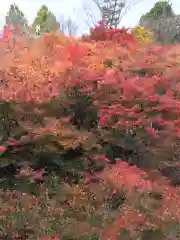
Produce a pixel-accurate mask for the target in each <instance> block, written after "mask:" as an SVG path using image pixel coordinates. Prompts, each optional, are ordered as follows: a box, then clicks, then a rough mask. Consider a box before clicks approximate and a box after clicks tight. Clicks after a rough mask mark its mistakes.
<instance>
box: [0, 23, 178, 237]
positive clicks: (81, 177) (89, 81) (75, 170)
mask: <svg viewBox="0 0 180 240" xmlns="http://www.w3.org/2000/svg"><path fill="white" fill-rule="evenodd" d="M10 36H11V35H10V33H9V35H8V34H6V35H4V38H3V39H1V42H0V45H1V46H2V47H3V48H2V49H3V50H4V49H6V50H8V49H9V48H10V42H11V37H10ZM23 41H24V42H23ZM0 50H1V48H0ZM1 51H2V50H1ZM4 54H5V53H4ZM179 61H180V59H179V46H177V45H176V46H166V47H164V46H161V45H157V44H149V45H139V44H137V42H136V41H135V39H134V37H133V36H132V35H131V33H130V32H129V31H128V30H126V29H113V28H112V29H108V28H106V27H105V26H104V25H103V22H100V23H99V24H98V25H97V26H95V28H94V29H91V31H90V33H89V35H86V36H83V37H82V38H80V39H74V38H70V37H69V38H68V37H66V36H64V35H60V34H56V35H55V34H44V35H43V36H42V37H41V38H40V39H39V40H34V41H31V42H28V44H27V42H25V40H21V41H20V40H19V39H18V38H15V39H14V45H13V48H11V51H6V55H5V57H4V62H3V63H2V64H1V65H0V67H1V69H0V76H1V82H0V84H1V91H0V100H1V102H0V134H1V136H0V171H1V179H0V180H1V181H0V188H1V191H0V200H1V206H0V207H1V210H0V211H1V219H0V221H1V226H2V231H1V232H2V237H4V239H5V237H8V238H10V239H18V237H20V239H31V238H32V239H41V240H42V239H48V238H44V237H51V238H50V239H99V236H101V237H102V239H103V240H105V239H126V237H127V239H131V238H132V239H148V237H149V238H150V239H155V237H157V236H158V237H159V238H157V239H166V238H164V237H167V239H170V237H172V236H173V239H178V238H179V221H180V212H179V208H178V206H179V198H178V194H179V187H178V185H179V172H178V171H179V149H180V148H179V137H180V82H179V75H180V72H179ZM112 164H114V166H113V167H112V166H111V165H112ZM130 165H134V166H130ZM110 166H111V167H110ZM109 167H110V169H109ZM169 169H170V171H169ZM155 170H160V171H161V172H162V173H163V174H164V175H168V178H169V180H168V179H165V178H163V177H162V176H160V173H157V171H156V172H154V171H155ZM172 173H173V176H172ZM170 181H171V184H172V183H173V184H174V185H176V186H171V185H170ZM157 213H158V214H157ZM128 236H129V238H128ZM168 237H169V238H168Z"/></svg>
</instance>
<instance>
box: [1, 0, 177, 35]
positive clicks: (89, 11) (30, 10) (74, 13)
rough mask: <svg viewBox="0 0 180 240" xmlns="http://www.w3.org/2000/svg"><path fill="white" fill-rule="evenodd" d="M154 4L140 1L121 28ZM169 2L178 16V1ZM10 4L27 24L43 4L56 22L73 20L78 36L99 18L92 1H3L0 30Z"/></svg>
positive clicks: (131, 23)
mask: <svg viewBox="0 0 180 240" xmlns="http://www.w3.org/2000/svg"><path fill="white" fill-rule="evenodd" d="M155 2H157V0H140V1H139V4H137V5H136V6H134V7H133V8H132V9H131V10H130V11H128V13H127V14H126V15H125V16H124V18H123V19H122V22H121V26H125V27H133V26H135V25H136V24H137V23H138V21H139V19H140V17H141V16H142V15H143V14H145V13H146V12H148V11H149V10H150V9H151V8H152V7H153V5H154V3H155ZM171 2H172V6H173V9H174V11H175V13H176V14H180V0H171ZM12 3H16V4H17V5H18V7H19V8H20V10H21V11H22V12H23V13H24V14H25V16H26V18H27V20H28V22H29V24H31V23H32V22H33V20H34V18H35V16H36V14H37V11H38V10H39V8H40V7H41V6H42V5H43V4H45V5H46V6H47V7H48V8H49V10H50V11H52V12H53V13H54V14H55V16H56V18H57V20H59V21H60V19H61V17H62V16H64V18H68V17H71V18H72V19H73V20H75V21H76V23H77V25H78V35H81V34H83V33H87V32H88V30H89V27H91V26H92V25H93V22H94V21H95V20H99V18H100V15H99V12H98V10H97V8H96V7H95V5H94V4H93V1H92V0H5V1H3V4H2V5H1V8H0V29H1V28H2V27H3V26H4V23H5V15H6V13H7V11H8V9H9V6H10V4H12ZM92 19H93V20H92Z"/></svg>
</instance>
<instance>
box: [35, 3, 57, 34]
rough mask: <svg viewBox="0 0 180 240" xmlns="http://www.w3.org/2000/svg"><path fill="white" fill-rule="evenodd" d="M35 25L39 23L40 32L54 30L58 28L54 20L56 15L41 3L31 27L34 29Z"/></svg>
mask: <svg viewBox="0 0 180 240" xmlns="http://www.w3.org/2000/svg"><path fill="white" fill-rule="evenodd" d="M37 25H40V27H41V30H40V31H41V33H45V32H56V31H57V30H59V29H60V24H59V22H58V21H57V20H56V17H55V16H54V14H53V13H52V12H51V11H49V9H48V8H47V6H45V5H43V6H42V7H41V8H40V10H39V11H38V13H37V16H36V18H35V20H34V22H33V24H32V28H33V29H35V27H36V26H37Z"/></svg>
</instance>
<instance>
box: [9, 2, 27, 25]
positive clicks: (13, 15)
mask: <svg viewBox="0 0 180 240" xmlns="http://www.w3.org/2000/svg"><path fill="white" fill-rule="evenodd" d="M5 20H6V25H11V26H12V27H13V28H17V27H19V28H21V30H25V29H26V28H27V26H28V21H27V19H26V18H25V16H24V13H23V12H22V11H21V10H20V9H19V7H18V6H17V5H16V4H11V5H10V8H9V11H8V12H7V15H6V19H5Z"/></svg>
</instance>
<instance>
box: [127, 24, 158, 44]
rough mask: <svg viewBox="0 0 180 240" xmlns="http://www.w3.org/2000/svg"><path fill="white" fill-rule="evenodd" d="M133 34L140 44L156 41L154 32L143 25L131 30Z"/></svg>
mask: <svg viewBox="0 0 180 240" xmlns="http://www.w3.org/2000/svg"><path fill="white" fill-rule="evenodd" d="M131 34H132V35H133V36H134V38H135V39H136V41H137V42H138V43H140V44H149V43H152V42H153V41H154V35H153V32H151V31H149V30H147V29H145V28H144V27H143V26H136V27H134V28H133V29H132V30H131Z"/></svg>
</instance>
